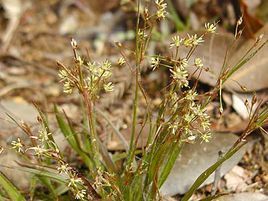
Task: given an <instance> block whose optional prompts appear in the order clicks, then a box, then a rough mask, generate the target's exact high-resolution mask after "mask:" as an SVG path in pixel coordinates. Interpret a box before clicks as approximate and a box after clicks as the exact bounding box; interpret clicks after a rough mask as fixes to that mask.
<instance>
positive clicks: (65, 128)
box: [54, 106, 94, 169]
mask: <svg viewBox="0 0 268 201" xmlns="http://www.w3.org/2000/svg"><path fill="white" fill-rule="evenodd" d="M54 109H55V113H56V119H57V122H58V125H59V127H60V130H61V132H62V133H63V135H64V136H65V138H66V140H67V141H68V143H69V144H70V145H71V147H72V148H73V149H74V150H75V151H76V152H77V153H78V154H79V155H80V156H81V158H82V159H83V161H84V162H85V164H86V165H87V166H88V167H89V168H90V169H91V168H93V167H94V162H93V161H92V160H91V159H90V157H89V156H88V154H87V153H85V152H84V151H83V150H82V149H81V147H80V146H79V142H78V141H77V140H78V139H77V138H76V137H75V135H76V134H75V132H74V131H73V128H72V127H71V125H70V124H69V122H68V123H67V122H66V121H65V120H64V117H63V115H62V114H60V112H59V110H58V109H57V107H56V106H55V108H54Z"/></svg>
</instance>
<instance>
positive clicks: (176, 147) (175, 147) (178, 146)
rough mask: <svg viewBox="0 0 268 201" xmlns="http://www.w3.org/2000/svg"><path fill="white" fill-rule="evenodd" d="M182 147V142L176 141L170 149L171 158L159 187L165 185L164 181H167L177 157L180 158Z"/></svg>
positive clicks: (162, 174)
mask: <svg viewBox="0 0 268 201" xmlns="http://www.w3.org/2000/svg"><path fill="white" fill-rule="evenodd" d="M181 149H182V144H181V143H179V144H178V143H174V145H173V148H172V149H171V150H170V154H168V155H169V158H168V160H167V162H166V164H165V167H164V168H163V170H162V172H161V175H160V178H159V183H158V184H159V188H160V187H161V186H162V185H163V183H164V182H165V181H166V179H167V177H168V175H169V173H170V171H171V169H172V167H173V165H174V163H175V161H176V159H177V158H178V155H179V154H180V152H181Z"/></svg>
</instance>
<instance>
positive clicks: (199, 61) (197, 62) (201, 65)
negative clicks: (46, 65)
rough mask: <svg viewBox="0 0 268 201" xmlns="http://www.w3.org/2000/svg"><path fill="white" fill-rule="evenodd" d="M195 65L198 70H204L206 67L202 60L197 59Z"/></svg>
mask: <svg viewBox="0 0 268 201" xmlns="http://www.w3.org/2000/svg"><path fill="white" fill-rule="evenodd" d="M194 65H195V66H196V67H197V68H202V67H203V66H204V64H203V62H202V60H201V59H200V58H195V60H194Z"/></svg>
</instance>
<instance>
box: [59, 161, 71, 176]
mask: <svg viewBox="0 0 268 201" xmlns="http://www.w3.org/2000/svg"><path fill="white" fill-rule="evenodd" d="M71 169H72V168H71V167H69V165H68V164H67V163H65V164H61V165H60V166H59V167H58V168H57V170H58V171H59V173H60V174H62V173H65V174H68V171H70V170H71Z"/></svg>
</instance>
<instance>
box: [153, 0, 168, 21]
mask: <svg viewBox="0 0 268 201" xmlns="http://www.w3.org/2000/svg"><path fill="white" fill-rule="evenodd" d="M155 4H156V6H157V11H156V16H157V18H158V19H164V18H165V17H166V15H167V11H166V8H167V3H165V1H164V0H155Z"/></svg>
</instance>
